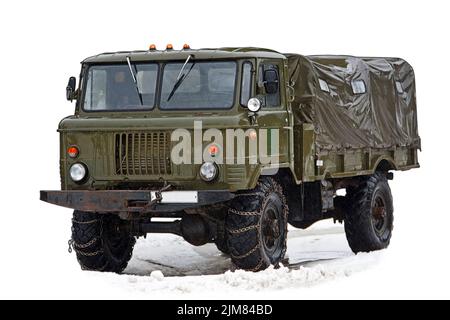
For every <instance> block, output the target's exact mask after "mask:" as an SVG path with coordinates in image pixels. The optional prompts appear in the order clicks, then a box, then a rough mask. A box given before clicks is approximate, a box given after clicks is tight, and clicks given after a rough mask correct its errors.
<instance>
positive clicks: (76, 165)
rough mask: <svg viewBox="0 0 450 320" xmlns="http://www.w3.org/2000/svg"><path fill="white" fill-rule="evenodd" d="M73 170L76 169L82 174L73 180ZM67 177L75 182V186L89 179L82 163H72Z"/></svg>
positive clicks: (86, 169)
mask: <svg viewBox="0 0 450 320" xmlns="http://www.w3.org/2000/svg"><path fill="white" fill-rule="evenodd" d="M73 169H78V170H80V171H81V172H82V175H80V178H74V174H73V171H72V170H73ZM69 177H70V179H71V180H72V181H73V182H75V183H77V184H82V183H84V182H86V180H87V179H88V177H89V174H88V168H87V166H86V165H85V164H84V163H81V162H75V163H73V164H72V165H70V167H69Z"/></svg>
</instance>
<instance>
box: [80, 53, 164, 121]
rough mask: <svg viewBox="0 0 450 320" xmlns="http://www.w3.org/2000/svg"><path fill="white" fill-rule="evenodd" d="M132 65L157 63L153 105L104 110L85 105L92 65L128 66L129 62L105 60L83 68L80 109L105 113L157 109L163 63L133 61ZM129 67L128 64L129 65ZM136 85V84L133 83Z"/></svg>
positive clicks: (87, 111)
mask: <svg viewBox="0 0 450 320" xmlns="http://www.w3.org/2000/svg"><path fill="white" fill-rule="evenodd" d="M131 63H132V65H136V64H137V65H149V64H151V65H155V66H156V72H157V74H156V87H155V98H154V100H153V105H151V106H145V107H140V108H132V109H124V108H120V109H103V110H88V109H86V108H85V107H84V104H85V101H86V93H87V85H88V81H89V71H90V70H91V68H92V67H98V66H127V62H126V61H125V62H105V63H95V64H88V65H87V66H86V68H85V69H84V70H83V77H82V81H81V83H82V92H81V97H80V109H81V110H82V111H83V112H86V113H97V112H100V113H105V112H110V113H123V112H143V111H152V110H155V109H156V107H157V105H158V101H159V77H160V72H161V64H160V63H158V61H136V62H133V61H131ZM127 68H128V66H127ZM133 85H134V84H133Z"/></svg>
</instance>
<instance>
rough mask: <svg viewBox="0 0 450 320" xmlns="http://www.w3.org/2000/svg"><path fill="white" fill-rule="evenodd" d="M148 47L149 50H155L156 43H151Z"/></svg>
mask: <svg viewBox="0 0 450 320" xmlns="http://www.w3.org/2000/svg"><path fill="white" fill-rule="evenodd" d="M148 49H149V50H150V51H155V50H156V45H154V44H153V43H152V44H151V45H150V47H148Z"/></svg>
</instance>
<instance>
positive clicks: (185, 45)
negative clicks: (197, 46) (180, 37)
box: [183, 43, 191, 50]
mask: <svg viewBox="0 0 450 320" xmlns="http://www.w3.org/2000/svg"><path fill="white" fill-rule="evenodd" d="M190 48H191V47H190V46H189V45H188V44H187V43H185V44H184V45H183V50H188V49H190Z"/></svg>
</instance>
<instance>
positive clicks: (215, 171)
mask: <svg viewBox="0 0 450 320" xmlns="http://www.w3.org/2000/svg"><path fill="white" fill-rule="evenodd" d="M206 167H209V168H208V169H209V170H211V169H213V174H212V175H211V176H206V175H205V174H204V169H205V168H206ZM198 173H199V175H200V178H201V179H202V180H203V181H205V182H212V181H215V180H216V179H217V177H218V176H219V167H218V166H217V164H216V163H215V162H210V161H208V162H204V163H203V164H202V165H201V166H200V169H199V171H198Z"/></svg>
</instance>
